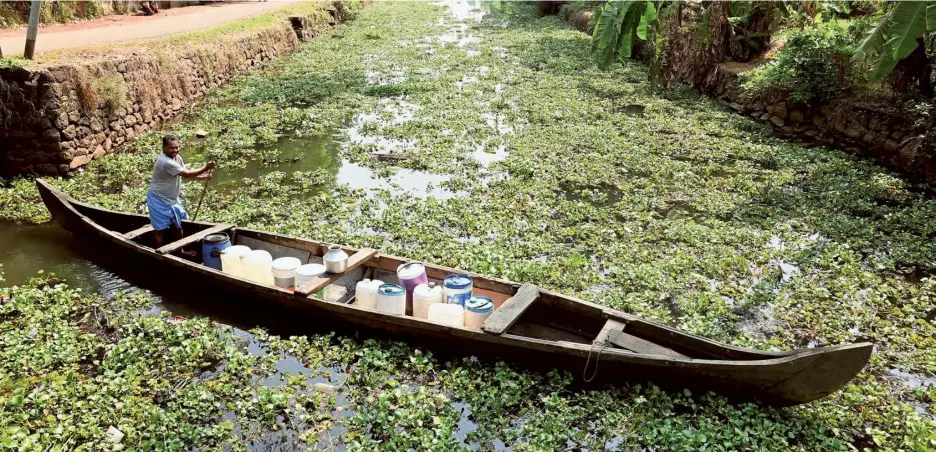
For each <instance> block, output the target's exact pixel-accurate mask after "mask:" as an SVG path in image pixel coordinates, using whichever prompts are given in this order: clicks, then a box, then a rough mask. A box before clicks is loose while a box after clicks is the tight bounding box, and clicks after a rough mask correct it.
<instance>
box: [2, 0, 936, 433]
mask: <svg viewBox="0 0 936 452" xmlns="http://www.w3.org/2000/svg"><path fill="white" fill-rule="evenodd" d="M493 5H495V6H496V5H499V4H498V3H493ZM462 6H465V5H462ZM534 9H535V8H534V7H533V6H529V5H523V4H514V3H504V4H502V5H500V6H499V7H497V8H494V9H492V10H489V11H486V12H485V11H477V10H476V11H474V12H473V13H470V14H469V13H466V12H465V11H468V12H471V11H472V8H470V7H466V8H462V9H458V8H456V9H455V11H456V13H457V14H454V15H453V13H452V11H451V10H450V9H449V8H447V7H443V6H437V5H429V4H426V3H418V2H377V3H375V4H373V5H370V6H368V7H366V8H365V9H363V10H362V11H361V13H360V16H359V17H358V18H357V19H356V20H355V21H353V22H350V23H347V24H344V25H340V26H338V27H336V28H335V29H334V30H331V31H329V32H326V33H323V34H322V35H321V36H319V37H317V38H315V39H313V40H311V41H309V42H307V43H305V44H304V45H303V47H302V49H301V50H300V51H299V52H298V53H296V54H294V55H292V56H289V57H286V58H282V59H280V60H278V61H276V62H274V63H272V64H271V65H270V66H269V67H267V68H265V69H263V70H261V71H259V72H257V73H254V74H249V75H246V76H242V77H238V78H237V79H236V80H235V81H234V82H233V83H232V84H231V85H230V86H228V87H225V88H223V89H221V90H219V91H218V92H215V93H212V94H211V95H210V96H209V97H208V98H207V99H206V100H205V102H204V104H203V105H201V106H199V107H198V108H196V109H194V110H193V111H192V112H191V113H190V114H189V115H188V116H187V117H185V118H183V119H181V120H180V121H178V122H176V123H174V124H172V125H169V126H167V128H166V130H163V131H158V132H154V133H150V134H144V135H143V136H142V137H140V138H139V139H137V140H136V141H135V142H134V143H133V144H132V146H133V149H132V151H133V152H128V153H120V154H113V155H109V156H107V157H105V158H103V159H100V160H97V161H95V162H93V163H92V164H90V165H89V166H88V167H87V168H86V169H85V170H84V171H83V173H82V174H80V175H77V176H76V177H74V178H71V179H56V180H53V183H54V184H55V185H56V186H58V187H60V188H62V189H63V190H65V191H66V192H68V193H69V194H71V195H73V196H75V197H77V198H78V199H80V200H82V201H86V202H90V203H94V204H97V205H101V206H103V207H107V208H111V209H116V210H123V211H128V212H137V213H145V205H144V204H145V203H144V202H143V200H144V195H145V191H146V185H147V183H148V177H149V172H150V171H151V165H152V161H153V159H154V158H155V156H156V153H157V152H158V144H157V143H158V139H159V135H160V134H161V133H164V132H166V131H168V130H171V131H173V132H174V133H177V134H178V135H179V136H180V137H182V140H183V151H182V152H183V155H185V157H186V161H188V162H197V161H200V160H203V159H205V158H208V157H211V158H215V159H218V160H220V161H221V162H222V163H221V166H220V168H219V170H218V179H217V180H216V181H215V183H216V184H217V185H216V186H215V187H214V188H213V189H212V192H211V195H210V196H209V197H208V199H207V200H206V201H205V205H204V206H203V207H202V209H203V212H202V214H201V215H202V216H203V218H200V219H203V220H207V221H217V222H222V221H223V222H230V223H236V224H238V225H240V226H244V227H250V228H258V229H265V230H270V231H274V232H278V233H282V234H289V235H299V236H304V237H311V238H314V239H317V240H321V241H325V242H333V243H344V244H348V245H353V246H359V247H371V248H377V249H379V250H381V251H382V252H386V253H391V254H398V255H402V256H406V257H409V258H412V259H418V260H423V261H431V262H434V263H438V264H441V265H447V266H452V267H459V268H463V269H466V270H469V271H476V272H480V273H484V274H488V275H491V276H498V277H504V278H509V279H513V280H517V281H523V282H530V283H533V284H537V285H540V286H542V287H545V288H548V289H550V290H556V291H559V292H562V293H566V294H569V295H575V296H578V297H581V298H583V299H586V300H589V301H593V302H596V303H600V304H604V305H607V306H610V307H614V308H618V309H623V310H626V311H629V312H632V313H634V314H638V315H641V316H643V317H646V318H648V319H653V320H657V321H661V322H664V323H666V324H669V325H673V326H675V327H678V328H680V329H683V330H686V331H689V332H692V333H695V334H699V335H702V336H706V337H710V338H712V339H716V340H720V341H726V342H729V343H732V344H736V345H743V346H749V347H755V348H760V349H772V350H787V349H790V348H795V347H806V346H809V345H819V346H824V345H831V344H837V343H842V342H854V341H871V342H874V343H875V344H876V349H875V354H874V356H873V357H872V361H871V363H870V364H869V366H868V367H867V368H866V370H865V371H864V372H863V373H862V374H860V375H859V376H858V377H857V378H856V379H855V380H854V381H853V382H852V384H851V385H849V386H848V387H846V388H844V389H843V390H841V391H839V392H837V393H835V394H833V395H831V396H829V397H828V398H826V399H824V400H821V401H817V402H814V403H811V404H808V405H805V406H802V407H796V408H789V409H783V410H777V409H771V408H766V407H762V406H758V405H755V404H742V405H736V404H731V403H729V402H728V401H726V400H725V399H724V398H721V397H719V396H717V395H715V394H696V393H691V392H688V391H686V392H680V391H676V392H667V391H663V390H660V389H659V388H657V387H655V386H653V385H652V383H650V382H634V383H633V384H630V385H621V386H619V387H616V388H608V389H603V390H595V391H587V392H582V391H575V390H572V389H571V387H570V380H571V376H570V375H567V374H563V373H558V372H553V373H533V372H527V371H524V370H522V369H519V368H516V367H514V366H512V365H510V364H509V363H497V362H490V361H486V360H483V359H482V360H476V359H472V358H471V357H470V353H468V354H466V356H465V357H454V358H452V357H446V359H439V358H437V357H435V356H434V355H432V354H431V353H429V352H428V351H425V350H421V349H419V348H416V347H413V346H410V345H407V344H403V343H397V342H388V341H382V340H379V339H380V338H375V337H347V336H341V335H327V334H323V335H318V334H309V335H301V336H294V337H279V336H277V335H272V334H269V333H267V332H264V331H262V330H253V331H252V332H251V333H252V334H248V333H246V332H243V331H240V330H234V329H231V327H227V326H224V325H220V324H216V323H212V322H211V321H209V320H207V319H203V318H186V319H185V320H183V321H181V322H177V323H172V322H169V321H168V320H169V319H167V318H166V316H159V315H151V314H146V315H137V314H133V312H139V311H135V310H138V309H139V308H140V307H141V306H140V305H145V304H147V303H153V302H152V301H146V300H145V299H144V298H145V297H142V298H137V297H129V298H128V297H116V298H111V299H105V300H101V299H98V298H97V297H95V296H92V295H88V294H83V293H78V292H75V291H73V290H71V289H68V288H67V287H66V286H62V285H54V284H53V285H50V284H47V283H43V282H34V283H32V284H27V285H23V286H21V287H19V288H16V289H3V290H2V291H0V292H3V293H9V294H12V296H11V297H10V299H11V300H13V301H12V302H6V303H4V304H2V305H0V313H2V316H3V317H2V318H3V319H4V321H3V322H0V344H3V346H2V347H0V354H2V359H0V362H2V363H3V364H2V373H0V432H2V433H0V435H2V439H0V448H4V447H5V448H10V449H13V448H21V447H22V448H24V449H26V450H29V449H31V448H37V449H44V448H45V445H47V444H61V445H62V450H70V449H74V448H76V447H78V446H79V445H81V444H85V447H86V448H88V449H89V450H92V449H94V450H96V449H97V448H103V447H111V444H110V443H107V444H106V443H105V441H106V439H105V438H106V435H105V433H106V432H107V431H108V428H109V427H111V426H113V427H114V428H116V429H119V430H120V431H121V432H122V433H123V434H124V437H123V438H122V440H121V442H120V444H121V445H122V446H123V447H125V448H128V449H129V448H138V449H145V448H147V447H149V448H151V449H158V450H188V449H191V448H193V447H194V448H199V449H206V450H208V449H218V450H223V449H226V448H229V449H233V450H243V449H246V448H247V447H248V446H249V445H250V444H251V443H253V445H254V447H261V448H262V447H273V446H274V445H279V444H281V443H280V442H281V441H282V442H285V443H286V444H288V445H289V446H294V447H295V448H303V447H310V448H311V447H319V448H326V449H328V448H338V447H347V448H348V449H351V450H374V449H376V448H386V449H395V450H453V449H458V448H464V449H469V448H476V449H482V450H491V449H499V448H503V447H504V446H505V445H506V446H510V447H511V448H513V449H519V450H557V449H566V448H584V449H590V450H603V449H612V450H616V449H621V450H638V449H641V448H652V449H656V450H698V449H701V448H702V447H707V448H709V449H714V450H752V449H766V450H849V449H850V448H852V447H854V448H858V449H862V448H885V449H893V450H897V449H903V450H928V449H931V448H933V447H936V442H934V441H936V437H934V433H933V432H934V431H936V422H934V418H933V416H934V413H936V409H934V406H933V405H932V404H933V403H936V388H934V387H933V386H932V385H930V384H926V383H925V382H928V381H930V380H928V379H929V378H931V376H932V375H933V373H934V372H936V334H934V333H936V322H934V318H936V306H934V304H933V300H934V295H936V281H933V280H931V279H930V278H928V277H927V276H928V275H929V273H930V271H931V270H932V269H933V268H934V265H936V245H934V244H933V243H932V240H931V239H930V235H931V234H932V225H933V224H934V220H936V202H934V200H933V198H932V196H930V195H929V194H928V193H927V192H926V191H925V190H923V189H921V188H920V187H916V186H913V185H911V184H908V183H907V182H906V181H904V180H902V179H900V178H899V177H897V176H895V175H894V174H892V173H890V172H888V171H885V170H883V169H881V168H879V167H876V166H874V165H873V164H871V163H869V162H865V161H859V160H856V159H855V158H853V157H850V156H848V155H846V154H844V153H841V152H838V151H835V150H831V149H823V148H805V147H802V146H799V145H797V144H793V143H789V142H786V141H783V140H781V139H779V138H776V137H774V136H773V135H772V134H771V132H770V130H769V129H767V128H765V127H763V126H761V125H758V124H757V123H754V122H752V121H750V120H748V119H746V118H744V117H740V116H737V115H735V114H733V113H732V112H730V111H728V110H726V109H725V108H723V107H721V106H720V105H719V104H717V103H715V102H713V101H711V100H709V99H707V98H705V97H703V96H701V95H699V94H697V93H695V92H693V91H691V90H690V89H688V88H676V89H674V90H670V91H662V92H661V91H657V90H656V89H654V88H652V87H651V86H650V85H649V84H647V83H646V82H645V80H646V79H647V77H646V71H647V69H646V68H645V67H644V66H641V65H640V64H638V63H630V62H629V63H627V64H625V65H622V66H620V67H617V68H614V69H611V70H609V71H602V70H599V69H598V68H597V67H596V65H595V61H594V60H593V56H592V55H590V54H589V38H588V36H586V35H583V34H581V33H579V32H577V31H575V30H573V29H572V28H571V27H569V26H568V25H567V24H565V23H563V22H561V21H560V20H559V19H557V18H555V17H544V18H538V17H536V15H535V12H534ZM463 10H464V11H463ZM638 107H639V108H638ZM199 130H205V131H208V132H210V133H209V136H208V137H207V138H204V139H198V138H196V137H195V133H196V132H197V131H199ZM495 155H496V157H491V156H495ZM296 157H298V160H295V158H296ZM186 192H187V193H188V195H189V197H188V202H189V203H192V202H194V201H193V197H194V196H196V194H197V193H200V186H199V185H197V184H195V183H187V184H186ZM0 215H2V217H3V218H5V219H8V220H17V221H28V222H41V221H46V220H48V218H47V214H46V213H45V212H44V210H43V209H42V207H41V202H40V201H39V200H38V197H37V194H36V192H35V190H34V189H33V188H32V186H31V181H28V180H24V179H17V180H13V181H11V182H10V183H9V184H7V185H5V186H4V187H3V188H0ZM17 283H18V282H17ZM170 309H171V307H170ZM102 314H103V317H101V316H102ZM102 318H106V319H107V320H106V322H103V323H102V322H101V319H102ZM265 326H268V327H275V326H276V325H265ZM31 330H36V332H37V333H36V335H35V336H33V337H30V336H28V335H27V334H26V333H28V332H29V331H31ZM287 361H288V362H290V363H292V364H293V365H294V366H292V367H290V366H287V365H286V364H284V362H287ZM296 363H298V364H296ZM277 367H279V368H280V369H282V368H287V367H288V368H289V369H291V370H287V371H282V370H278V369H277ZM894 370H898V371H899V372H897V373H895V372H894ZM300 374H301V375H300ZM904 375H910V377H909V378H907V377H905V376H904ZM99 376H106V378H98V377H99ZM916 382H922V383H920V384H915V383H916ZM316 383H318V384H328V385H333V386H335V387H336V388H337V391H336V392H335V393H334V394H328V393H326V392H322V391H316V390H315V389H314V385H315V384H316ZM118 404H122V405H120V406H119V407H118ZM170 432H171V433H172V434H170ZM24 444H25V445H26V446H25V447H24V446H23V445H24ZM283 447H284V448H285V447H286V446H283Z"/></svg>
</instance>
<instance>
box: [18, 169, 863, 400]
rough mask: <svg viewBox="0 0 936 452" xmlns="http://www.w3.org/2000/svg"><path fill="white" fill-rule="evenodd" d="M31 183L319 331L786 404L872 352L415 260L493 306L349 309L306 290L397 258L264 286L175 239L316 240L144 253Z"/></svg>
mask: <svg viewBox="0 0 936 452" xmlns="http://www.w3.org/2000/svg"><path fill="white" fill-rule="evenodd" d="M36 185H37V186H38V188H39V192H40V193H41V195H42V200H43V202H44V203H45V205H46V207H48V209H49V211H50V212H51V214H52V218H54V219H55V221H57V222H58V223H59V224H61V225H62V226H63V227H64V228H65V229H67V230H69V231H71V232H72V233H74V234H76V235H79V236H82V237H88V238H92V239H97V240H101V241H103V242H105V243H106V244H107V245H110V247H109V248H108V249H109V250H112V251H113V252H114V253H127V258H126V259H124V258H121V259H122V261H125V262H132V263H133V265H134V266H147V267H145V268H153V269H154V271H156V269H157V268H158V269H159V270H158V271H161V272H165V274H167V275H172V278H177V277H178V278H181V277H185V278H186V281H193V283H194V284H198V287H200V288H201V287H204V288H205V290H215V291H217V290H221V291H223V292H225V293H232V294H236V295H237V296H238V297H241V298H242V299H244V300H245V302H246V303H250V305H251V306H254V305H256V306H260V307H261V308H262V309H265V308H266V307H269V306H271V305H275V306H278V308H279V309H285V310H287V311H288V312H290V313H296V314H297V315H308V316H309V317H310V318H313V319H314V321H315V322H317V323H323V324H325V325H329V327H331V326H332V325H335V326H339V325H344V327H345V328H349V329H352V330H367V331H370V332H374V333H377V334H391V335H393V336H396V337H402V338H404V339H407V340H410V341H413V342H415V343H420V344H428V345H429V346H430V347H432V348H434V349H445V350H446V352H452V353H457V354H461V355H462V356H467V355H479V356H485V357H493V358H498V359H505V360H509V361H511V362H517V363H519V364H523V365H525V366H528V367H535V368H542V369H552V368H558V369H563V370H569V371H571V373H572V375H574V377H575V378H576V380H577V382H578V383H581V384H583V385H585V384H587V385H589V386H591V385H596V384H599V383H601V384H607V383H611V384H621V383H623V382H625V381H630V382H635V383H640V382H647V381H652V382H653V383H655V384H659V385H662V386H664V387H672V388H683V387H688V388H691V389H694V390H701V391H715V392H718V393H721V394H724V395H727V396H729V397H732V398H733V399H736V400H738V399H740V400H759V401H761V402H764V403H767V404H771V405H775V406H788V405H796V404H800V403H805V402H809V401H812V400H816V399H819V398H821V397H824V396H826V395H828V394H830V393H832V392H833V391H836V390H838V389H839V388H841V387H842V386H844V385H845V384H846V383H848V381H849V380H851V379H852V378H853V377H854V376H855V375H856V374H857V373H858V372H860V371H861V369H862V368H863V367H864V366H865V364H866V363H867V362H868V359H869V358H870V356H871V351H872V345H871V344H868V343H860V344H847V345H838V346H832V347H818V348H811V349H798V350H791V351H786V352H767V351H759V350H752V349H746V348H740V347H734V346H731V345H726V344H721V343H718V342H715V341H712V340H709V339H706V338H703V337H699V336H695V335H692V334H688V333H684V332H681V331H679V330H676V329H674V328H670V327H668V326H666V325H662V324H659V323H655V322H652V321H648V320H644V319H641V318H639V317H636V316H633V315H630V314H627V313H624V312H621V311H617V310H614V309H609V308H606V307H603V306H600V305H597V304H594V303H589V302H586V301H583V300H578V299H575V298H573V297H569V296H566V295H562V294H558V293H555V292H551V291H548V290H544V289H539V288H537V287H535V286H533V285H529V284H524V285H521V284H518V283H514V282H511V281H506V280H501V279H496V278H489V277H485V276H482V275H477V274H472V273H470V272H463V271H460V270H456V269H453V268H446V267H441V266H436V265H431V264H426V271H427V273H428V275H429V278H430V279H431V280H436V281H438V280H441V279H442V278H444V277H445V276H447V275H449V274H453V273H468V274H469V275H471V276H472V277H473V278H474V287H475V293H476V294H483V295H488V296H490V297H491V298H493V299H494V301H495V304H496V306H497V309H496V310H495V311H494V313H493V314H492V315H491V316H490V317H489V318H488V319H487V320H486V321H485V323H484V326H483V327H482V329H471V328H461V327H452V326H446V325H442V324H439V323H434V322H430V321H428V320H424V319H420V318H414V317H411V316H394V315H387V314H382V313H379V312H376V311H373V310H370V309H366V308H362V307H358V306H355V304H354V299H353V294H350V295H348V296H346V297H345V298H346V299H344V300H339V302H328V301H324V300H322V299H319V298H317V297H316V295H315V294H316V292H318V291H319V289H321V288H322V287H325V286H326V285H327V284H331V283H334V282H336V281H337V282H339V283H341V284H344V285H346V286H347V287H351V288H353V287H354V282H355V281H357V280H360V279H362V278H364V277H372V278H380V279H382V280H384V281H388V282H396V278H395V274H394V271H395V269H396V268H397V267H398V266H399V265H400V264H401V263H404V262H407V260H406V259H403V258H400V257H394V256H388V255H383V254H377V253H376V251H373V250H359V249H355V248H350V247H349V248H345V251H346V252H347V253H348V254H349V255H350V256H351V259H350V262H349V268H348V270H347V271H345V272H344V273H343V274H340V275H329V277H326V278H321V279H318V280H313V281H311V282H310V283H307V284H306V286H305V287H300V288H297V289H296V290H295V291H292V290H286V289H282V288H278V287H270V286H265V285H261V284H257V283H254V282H251V281H248V280H246V279H241V278H237V277H233V276H230V275H227V274H225V273H222V272H220V271H217V270H214V269H212V268H209V267H206V266H203V265H201V264H200V263H199V262H193V261H192V260H190V259H189V258H186V257H183V256H182V254H181V253H180V251H181V249H182V247H183V246H190V247H198V246H200V244H199V242H200V240H201V238H203V237H204V236H205V235H207V234H208V233H211V232H218V231H222V232H225V233H227V234H228V235H230V236H231V237H232V243H234V244H244V245H247V246H249V247H251V248H252V249H266V250H268V251H270V252H271V254H272V255H273V256H274V257H281V256H287V255H290V256H294V257H298V258H300V259H301V260H303V261H304V262H309V261H320V259H321V255H322V254H323V252H324V247H325V244H323V243H321V242H316V241H313V240H307V239H301V238H294V237H287V236H283V235H279V234H273V233H269V232H262V231H257V230H252V229H246V228H239V227H235V226H233V225H228V224H213V223H204V222H186V223H185V226H184V230H185V233H186V237H185V238H184V239H182V240H180V241H178V242H174V243H168V244H166V245H165V246H163V247H161V248H159V249H153V248H151V247H149V246H147V243H148V242H149V240H148V236H149V234H151V232H152V229H151V228H150V227H149V219H148V218H147V217H146V216H143V215H135V214H127V213H121V212H115V211H111V210H107V209H101V208H98V207H94V206H91V205H88V204H84V203H81V202H78V201H75V200H74V199H72V198H71V197H69V196H68V195H66V194H64V193H62V192H61V191H59V190H57V189H55V188H54V187H52V186H50V185H49V184H47V183H46V182H44V181H42V180H41V179H37V180H36ZM260 303H263V304H262V305H260ZM586 365H587V366H588V367H587V369H586ZM596 367H597V369H596ZM586 380H587V382H586Z"/></svg>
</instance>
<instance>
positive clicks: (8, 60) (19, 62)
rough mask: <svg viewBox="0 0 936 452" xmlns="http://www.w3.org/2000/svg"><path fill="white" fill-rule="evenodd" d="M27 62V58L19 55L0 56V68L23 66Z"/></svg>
mask: <svg viewBox="0 0 936 452" xmlns="http://www.w3.org/2000/svg"><path fill="white" fill-rule="evenodd" d="M27 64H29V60H27V59H25V58H20V57H3V58H0V69H2V68H14V67H23V66H26V65H27Z"/></svg>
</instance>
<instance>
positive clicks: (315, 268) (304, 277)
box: [295, 264, 325, 288]
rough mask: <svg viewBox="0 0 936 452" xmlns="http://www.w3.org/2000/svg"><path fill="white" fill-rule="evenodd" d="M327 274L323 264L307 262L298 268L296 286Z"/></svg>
mask: <svg viewBox="0 0 936 452" xmlns="http://www.w3.org/2000/svg"><path fill="white" fill-rule="evenodd" d="M324 274H325V266H324V265H322V264H305V265H301V266H299V268H297V269H296V286H295V287H296V288H298V287H300V286H302V285H303V284H305V283H307V282H309V281H311V280H313V279H315V278H317V277H319V276H322V275H324Z"/></svg>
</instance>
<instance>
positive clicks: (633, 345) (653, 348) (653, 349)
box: [593, 319, 686, 358]
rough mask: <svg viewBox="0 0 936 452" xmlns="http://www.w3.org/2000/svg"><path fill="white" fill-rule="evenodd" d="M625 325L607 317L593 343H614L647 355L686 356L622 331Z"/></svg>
mask: <svg viewBox="0 0 936 452" xmlns="http://www.w3.org/2000/svg"><path fill="white" fill-rule="evenodd" d="M626 326H627V324H626V323H624V322H619V321H617V320H614V319H608V320H607V321H606V322H605V324H604V327H603V328H601V331H600V332H599V333H598V336H597V337H596V338H595V340H594V342H593V343H594V344H595V345H609V344H610V345H614V346H616V347H620V348H623V349H625V350H628V351H632V352H634V353H644V354H648V355H661V356H668V357H671V358H686V355H683V354H682V353H678V352H676V351H673V350H672V349H669V348H666V347H663V346H662V345H657V344H654V343H653V342H650V341H648V340H646V339H641V338H639V337H637V336H634V335H632V334H627V333H625V332H624V328H625V327H626Z"/></svg>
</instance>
